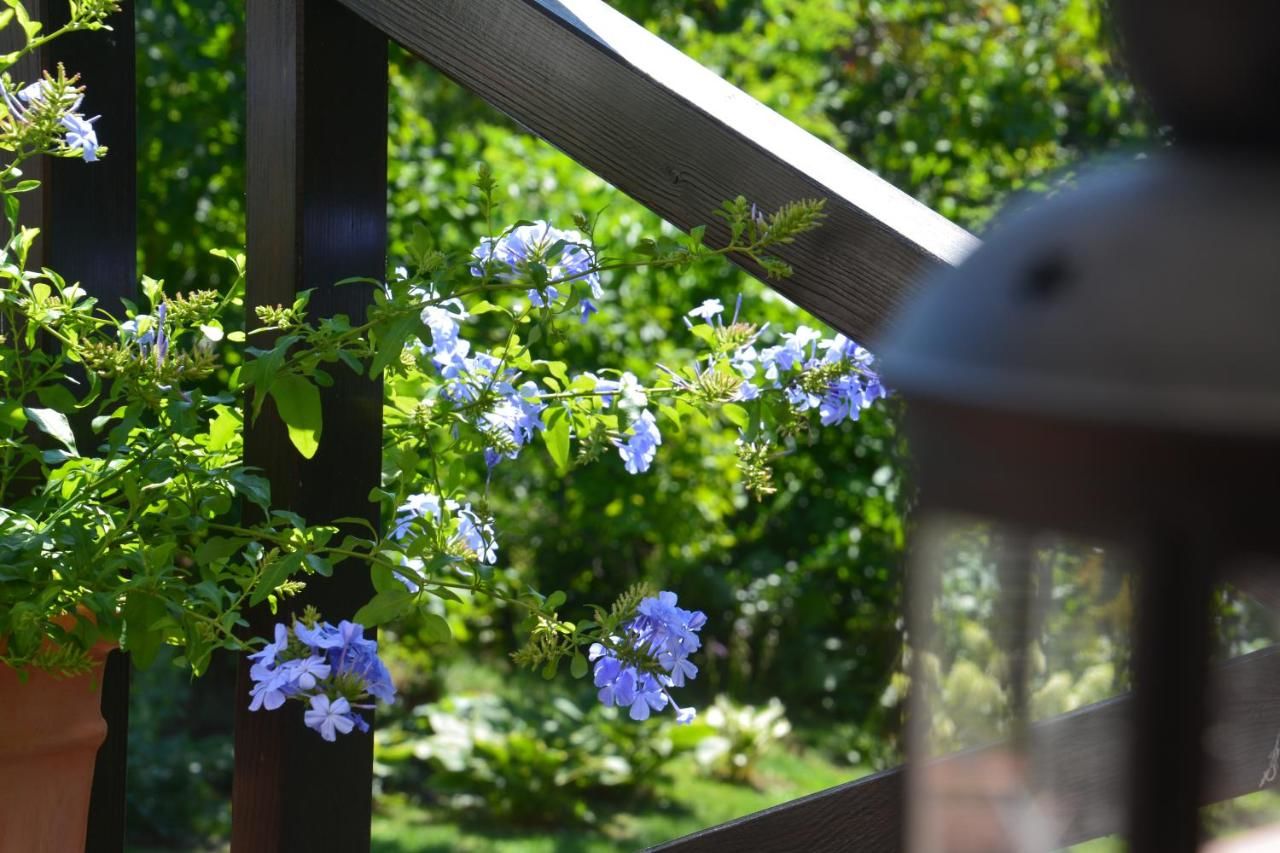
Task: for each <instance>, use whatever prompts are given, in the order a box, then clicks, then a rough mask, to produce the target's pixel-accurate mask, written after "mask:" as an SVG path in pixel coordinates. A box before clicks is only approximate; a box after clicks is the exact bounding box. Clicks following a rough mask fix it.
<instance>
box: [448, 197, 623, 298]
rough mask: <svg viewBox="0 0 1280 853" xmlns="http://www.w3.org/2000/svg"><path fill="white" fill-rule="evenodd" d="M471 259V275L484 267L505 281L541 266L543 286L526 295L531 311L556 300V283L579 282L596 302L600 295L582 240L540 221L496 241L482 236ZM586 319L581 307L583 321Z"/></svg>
mask: <svg viewBox="0 0 1280 853" xmlns="http://www.w3.org/2000/svg"><path fill="white" fill-rule="evenodd" d="M471 256H472V258H474V259H475V261H476V263H475V264H473V265H472V267H471V272H472V274H473V275H476V276H483V275H484V274H485V268H486V266H487V267H488V268H489V270H490V272H492V273H494V274H495V275H496V276H497V278H499V279H502V280H505V281H518V280H521V279H524V278H528V277H529V275H530V272H531V267H532V266H533V265H535V264H537V265H541V266H542V268H543V269H544V270H545V271H546V281H547V283H546V284H543V285H542V286H541V287H532V288H530V289H529V292H528V296H529V303H530V304H531V305H533V306H534V307H535V308H545V307H548V306H550V305H551V303H553V302H555V301H556V300H557V299H559V298H560V296H561V293H562V290H561V289H560V288H558V287H556V283H557V282H560V283H563V282H574V281H581V282H584V283H585V284H586V285H587V286H588V287H589V288H590V290H591V295H592V296H593V297H595V298H596V299H599V298H600V296H601V295H602V294H603V288H601V286H600V275H599V273H597V272H596V271H595V270H594V267H595V265H596V258H595V255H594V254H593V253H592V251H591V248H590V247H589V246H588V245H587V244H586V240H585V238H583V236H582V235H581V234H579V233H578V232H577V231H562V230H560V229H559V228H553V227H552V226H551V225H550V224H548V223H546V222H543V221H541V220H539V221H537V222H533V223H530V224H529V225H521V226H518V227H516V228H512V229H511V230H509V231H507V232H506V233H505V234H503V235H501V236H499V237H496V238H495V237H485V238H484V239H482V240H481V241H480V245H479V246H476V248H475V249H474V251H472V253H471ZM495 268H496V269H495ZM591 310H592V311H594V310H595V307H594V306H592V308H591ZM587 316H588V312H587V309H586V308H584V309H583V319H585V318H586V317H587Z"/></svg>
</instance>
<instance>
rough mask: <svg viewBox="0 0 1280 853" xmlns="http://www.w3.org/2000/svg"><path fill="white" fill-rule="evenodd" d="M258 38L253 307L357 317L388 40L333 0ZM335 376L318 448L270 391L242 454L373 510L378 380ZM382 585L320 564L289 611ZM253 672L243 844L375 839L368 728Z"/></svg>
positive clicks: (339, 601) (244, 721) (317, 519)
mask: <svg viewBox="0 0 1280 853" xmlns="http://www.w3.org/2000/svg"><path fill="white" fill-rule="evenodd" d="M246 52H247V63H248V99H249V103H248V140H247V142H248V167H247V172H248V174H247V177H248V199H247V216H248V223H247V225H248V282H247V288H248V290H247V294H248V302H249V303H250V308H251V309H252V307H253V306H256V305H263V304H290V303H292V302H293V299H294V295H295V294H296V293H297V292H298V291H300V290H303V289H307V288H314V289H315V291H314V293H313V295H312V299H311V310H312V312H313V314H314V315H316V316H329V315H333V314H338V313H343V314H347V315H348V316H350V317H351V318H353V320H355V321H356V322H359V321H360V320H362V319H363V318H364V311H365V308H366V306H367V305H368V304H369V301H370V291H369V289H368V288H367V287H360V286H344V287H334V286H333V283H334V282H336V281H338V280H340V279H343V278H347V277H351V276H370V277H374V278H381V277H382V276H383V275H384V273H385V270H386V242H387V241H386V186H387V185H386V145H387V142H386V117H387V112H386V110H387V101H386V98H387V40H386V38H385V37H384V36H383V35H382V34H380V33H378V32H377V31H376V30H374V29H373V28H372V27H370V26H368V25H367V24H365V23H364V22H363V21H361V20H360V19H359V18H357V17H355V16H354V15H352V14H351V13H350V12H348V11H347V10H345V9H343V8H342V7H341V6H339V5H338V4H337V3H336V2H333V0H250V2H249V4H248V7H247V39H246ZM334 379H335V381H334V384H333V386H332V387H330V388H324V389H321V398H322V406H323V413H324V430H323V436H322V440H321V443H320V450H319V452H318V453H317V454H316V456H315V458H314V459H311V460H304V459H302V457H301V456H299V455H298V453H297V451H295V450H294V448H293V446H292V445H291V444H290V443H289V439H288V435H287V432H286V430H285V428H284V425H283V423H281V421H280V420H279V418H278V417H277V416H276V414H275V410H274V407H273V405H272V404H271V403H270V402H268V403H267V405H266V406H265V407H264V409H263V414H262V417H261V418H259V420H258V421H257V423H256V424H254V425H253V426H252V427H251V428H250V429H248V430H247V433H246V437H245V441H246V460H247V461H248V462H249V464H251V465H256V466H259V467H260V468H262V469H263V470H264V471H265V473H266V475H267V476H268V478H269V479H270V481H271V489H272V497H273V503H274V505H276V506H279V507H284V508H288V509H291V510H294V511H296V512H299V513H301V514H302V515H304V516H305V517H306V518H307V519H308V520H309V521H311V522H312V523H322V522H324V521H327V520H330V519H334V518H338V517H341V516H362V517H364V518H367V519H369V520H370V521H371V522H374V523H377V521H378V518H377V508H376V506H375V505H373V504H371V503H370V502H369V501H368V494H369V491H370V489H372V488H373V487H374V486H375V485H377V483H378V476H379V471H380V467H381V453H382V440H381V422H382V421H381V419H382V386H381V383H380V382H374V381H370V380H368V379H366V378H363V377H358V376H355V375H353V374H352V373H351V372H350V371H347V370H346V369H345V368H341V367H340V368H338V369H337V370H335V371H334ZM371 595H372V587H371V585H370V581H369V575H368V571H367V570H366V569H365V568H364V567H362V566H357V565H345V564H344V565H338V566H337V567H336V570H335V572H334V575H333V576H332V577H331V578H328V579H324V578H315V577H313V578H308V587H307V591H306V593H305V594H304V595H303V596H301V597H300V598H298V599H293V600H290V602H289V610H286V611H285V612H283V613H282V614H281V616H280V617H278V618H279V619H283V620H286V621H287V619H288V618H289V617H288V612H289V611H290V610H296V609H300V608H301V607H302V606H304V605H306V604H314V605H316V606H317V607H319V608H320V610H321V612H322V613H323V614H324V616H325V618H326V619H329V620H331V621H333V622H335V623H336V622H337V621H338V620H340V619H344V618H350V617H351V616H352V615H353V614H354V613H355V611H356V610H357V609H358V608H359V606H360V605H361V604H362V603H364V602H365V601H367V600H368V599H369V597H370V596H371ZM275 621H277V617H273V616H272V615H271V614H270V613H269V612H267V611H266V610H265V608H263V609H261V610H259V611H258V612H256V613H255V614H254V615H253V616H252V617H251V623H252V629H253V632H254V633H256V634H258V635H260V636H261V635H264V634H268V633H269V632H270V626H271V624H272V623H273V622H275ZM250 684H251V682H250V679H249V677H248V666H247V664H246V663H245V662H244V661H242V662H241V667H240V674H239V685H238V688H237V694H236V696H235V699H234V701H235V703H236V766H235V780H234V784H233V797H232V799H233V802H232V849H233V850H235V851H236V853H258V852H259V851H261V853H267V851H280V850H341V851H344V853H347V851H353V853H358V851H361V850H368V849H369V820H370V814H371V808H372V779H373V740H372V736H371V735H361V734H359V733H352V734H350V735H347V736H344V737H342V738H340V739H339V741H338V742H336V743H326V742H324V741H322V740H321V739H320V737H319V735H317V734H316V733H315V732H313V731H311V730H309V729H307V728H305V727H304V726H303V724H302V707H301V706H300V705H298V704H297V703H289V706H288V707H287V708H285V709H281V710H280V711H277V712H273V713H269V714H268V713H257V714H253V713H250V712H249V711H248V709H247V706H248V693H249V688H250Z"/></svg>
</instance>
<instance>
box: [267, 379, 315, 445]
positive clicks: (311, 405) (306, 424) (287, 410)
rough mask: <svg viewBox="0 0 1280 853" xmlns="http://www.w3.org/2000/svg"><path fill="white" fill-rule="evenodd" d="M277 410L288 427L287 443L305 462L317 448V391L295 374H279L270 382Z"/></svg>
mask: <svg viewBox="0 0 1280 853" xmlns="http://www.w3.org/2000/svg"><path fill="white" fill-rule="evenodd" d="M271 396H272V398H274V399H275V401H276V411H278V412H279V413H280V419H281V420H283V421H284V423H285V426H287V427H288V428H289V440H290V441H292V442H293V446H294V447H296V448H298V452H299V453H301V454H302V456H303V457H304V458H306V459H310V458H311V457H313V456H315V455H316V450H317V449H318V448H319V447H320V428H321V426H322V421H321V415H320V389H318V388H316V386H314V385H312V384H311V383H310V382H308V381H307V380H306V379H304V378H303V377H301V376H298V375H297V374H295V373H282V374H280V375H279V376H277V377H276V380H275V381H274V382H272V383H271Z"/></svg>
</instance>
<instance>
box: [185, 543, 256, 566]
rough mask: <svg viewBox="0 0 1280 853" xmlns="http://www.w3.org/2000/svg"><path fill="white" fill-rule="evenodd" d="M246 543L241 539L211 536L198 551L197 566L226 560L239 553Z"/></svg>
mask: <svg viewBox="0 0 1280 853" xmlns="http://www.w3.org/2000/svg"><path fill="white" fill-rule="evenodd" d="M245 541H246V540H244V539H240V538H235V539H231V538H227V537H223V536H211V537H209V538H208V539H206V540H204V541H203V542H201V543H200V547H199V548H197V549H196V553H195V558H196V564H197V565H200V566H208V565H211V564H213V563H216V562H218V561H219V560H225V559H226V558H227V557H230V556H231V555H232V554H235V553H236V552H237V551H239V550H240V548H241V547H242V546H243V545H244V543H245Z"/></svg>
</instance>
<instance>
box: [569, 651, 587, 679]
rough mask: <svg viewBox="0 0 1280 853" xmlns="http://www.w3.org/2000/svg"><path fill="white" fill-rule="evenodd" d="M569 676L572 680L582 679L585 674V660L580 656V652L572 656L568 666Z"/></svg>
mask: <svg viewBox="0 0 1280 853" xmlns="http://www.w3.org/2000/svg"><path fill="white" fill-rule="evenodd" d="M569 674H570V675H572V676H573V677H574V678H582V676H584V675H586V674H587V659H586V658H584V657H583V656H582V652H578V653H577V654H576V655H574V656H573V661H572V662H571V663H570V664H569Z"/></svg>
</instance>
